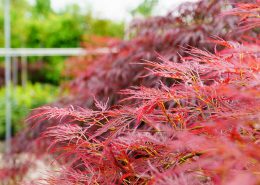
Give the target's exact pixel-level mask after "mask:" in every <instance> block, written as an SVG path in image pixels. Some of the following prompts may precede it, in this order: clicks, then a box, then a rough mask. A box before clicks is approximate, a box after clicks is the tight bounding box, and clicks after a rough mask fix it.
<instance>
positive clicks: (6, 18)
mask: <svg viewBox="0 0 260 185" xmlns="http://www.w3.org/2000/svg"><path fill="white" fill-rule="evenodd" d="M4 32H5V49H6V51H10V47H11V26H10V1H9V0H5V10H4ZM5 89H6V99H5V104H6V109H5V124H6V125H5V128H6V131H5V132H6V133H5V152H6V153H9V152H10V151H11V128H12V126H11V125H12V121H11V116H12V107H11V55H10V53H9V52H6V54H5Z"/></svg>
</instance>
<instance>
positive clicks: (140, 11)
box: [131, 0, 158, 17]
mask: <svg viewBox="0 0 260 185" xmlns="http://www.w3.org/2000/svg"><path fill="white" fill-rule="evenodd" d="M157 4H158V0H144V1H143V2H142V3H141V4H140V5H138V6H137V7H136V8H135V9H133V10H132V11H131V14H132V15H133V16H136V15H141V16H143V17H149V16H151V15H152V13H153V10H154V8H155V6H156V5H157Z"/></svg>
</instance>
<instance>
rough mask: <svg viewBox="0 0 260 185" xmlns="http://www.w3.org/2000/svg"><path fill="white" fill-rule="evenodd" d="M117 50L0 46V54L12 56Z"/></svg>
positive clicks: (103, 52) (86, 53)
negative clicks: (7, 47) (8, 47)
mask: <svg viewBox="0 0 260 185" xmlns="http://www.w3.org/2000/svg"><path fill="white" fill-rule="evenodd" d="M110 52H116V51H115V49H110V48H98V49H90V50H87V49H83V48H10V49H5V48H0V56H2V57H4V56H6V55H8V56H11V57H19V56H28V57H29V56H84V55H93V54H106V53H110Z"/></svg>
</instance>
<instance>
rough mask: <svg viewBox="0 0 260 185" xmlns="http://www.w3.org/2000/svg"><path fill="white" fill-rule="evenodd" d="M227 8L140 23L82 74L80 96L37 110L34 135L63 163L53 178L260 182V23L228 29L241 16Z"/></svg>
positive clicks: (198, 7) (210, 6) (204, 5)
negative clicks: (240, 29)
mask: <svg viewBox="0 0 260 185" xmlns="http://www.w3.org/2000/svg"><path fill="white" fill-rule="evenodd" d="M254 5H256V6H257V7H258V9H259V5H258V3H255V4H254ZM248 6H251V5H250V4H248ZM225 7H226V4H225V2H224V1H214V0H213V1H201V2H199V3H197V4H186V5H185V6H182V7H181V8H180V9H179V15H177V16H176V15H172V14H169V15H168V16H166V17H156V18H151V19H149V20H146V21H144V22H136V23H133V27H131V28H130V30H131V32H130V35H129V36H130V37H133V38H132V39H131V40H129V41H125V42H122V43H121V44H119V46H118V48H117V49H118V53H111V54H109V55H106V56H104V57H103V58H101V59H99V60H98V62H97V63H94V64H93V65H92V66H90V67H89V68H88V69H87V70H86V72H85V74H83V75H81V76H80V77H79V78H77V79H76V81H75V82H74V83H73V85H72V88H73V91H72V92H73V93H74V95H75V94H76V97H72V98H69V99H66V100H63V101H60V102H58V103H57V105H56V107H52V106H50V107H42V108H39V109H37V110H35V112H34V113H33V114H32V116H31V118H30V120H31V123H32V124H33V125H34V128H33V129H32V130H33V131H34V132H32V133H33V134H35V135H34V136H33V137H36V136H38V135H39V133H42V132H43V131H44V132H43V135H42V138H41V139H42V141H43V145H44V146H46V145H49V150H50V151H51V152H52V153H53V154H54V156H55V157H56V159H57V160H58V161H60V163H61V165H63V168H62V170H61V171H60V172H59V173H58V174H57V175H53V176H52V177H50V178H48V179H46V180H45V182H47V183H48V184H160V185H164V184H165V185H166V184H194V185H195V184H196V185H197V184H248V185H251V184H252V185H254V184H258V183H260V176H259V171H260V163H259V161H260V147H259V144H260V143H259V141H260V140H259V139H260V137H259V136H260V134H259V128H260V127H259V125H260V123H259V119H260V114H259V112H260V94H259V92H260V91H259V90H260V89H259V88H260V75H259V74H260V68H259V53H260V47H259V45H258V43H259V40H258V37H256V36H257V35H258V30H257V29H258V28H253V29H251V30H246V31H245V32H239V33H237V34H234V35H230V34H228V33H229V32H231V31H233V30H234V29H236V27H235V25H236V23H237V18H236V17H234V16H231V15H230V14H228V15H227V16H226V17H223V16H220V13H221V11H222V10H223V9H225ZM244 7H246V4H242V5H240V7H238V9H235V10H234V11H235V12H237V11H243V9H244ZM256 9H257V8H256ZM205 10H207V11H205ZM254 25H255V24H254ZM212 34H213V35H214V37H212ZM239 36H241V37H239ZM220 37H221V38H223V39H220ZM212 38H213V39H212ZM244 38H247V40H246V42H243V39H244ZM248 38H253V39H248ZM212 40H213V41H212ZM226 40H227V41H226ZM255 41H256V42H255ZM209 42H211V44H210V43H209ZM239 42H240V43H239ZM241 42H243V44H241ZM212 43H213V44H212ZM214 43H215V44H217V45H218V46H215V47H214ZM198 48H200V49H198ZM154 51H156V52H158V53H159V54H158V53H156V52H154ZM140 59H145V60H143V61H142V62H140ZM137 63H138V64H137ZM123 89H125V90H123ZM118 91H120V93H119V94H116V92H118ZM108 98H109V99H108ZM98 100H101V101H98ZM102 102H106V103H102ZM68 104H73V106H66V105H68ZM58 107H60V108H58ZM81 107H84V108H81ZM24 133H27V134H28V132H24ZM25 137H26V134H23V135H21V136H20V138H22V139H24V138H25ZM18 143H19V142H18ZM38 148H39V146H38Z"/></svg>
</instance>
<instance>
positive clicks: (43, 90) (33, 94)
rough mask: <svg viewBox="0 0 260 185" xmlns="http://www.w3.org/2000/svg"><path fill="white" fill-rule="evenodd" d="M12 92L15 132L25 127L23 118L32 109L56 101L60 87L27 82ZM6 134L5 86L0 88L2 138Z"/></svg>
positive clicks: (0, 136) (0, 135) (13, 126)
mask: <svg viewBox="0 0 260 185" xmlns="http://www.w3.org/2000/svg"><path fill="white" fill-rule="evenodd" d="M12 92H13V94H12V98H11V99H12V101H11V106H12V131H13V134H14V133H16V132H17V131H19V130H20V129H21V128H22V127H23V119H24V118H25V117H26V116H27V115H28V113H29V112H30V111H31V109H34V108H37V107H39V106H41V105H44V104H46V103H50V102H52V101H54V100H55V99H56V98H57V97H58V95H59V90H58V87H56V86H52V85H47V84H40V83H36V84H31V83H29V84H27V86H26V88H23V87H21V86H18V87H16V88H15V89H13V91H12ZM4 136H5V88H1V89H0V139H4Z"/></svg>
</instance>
